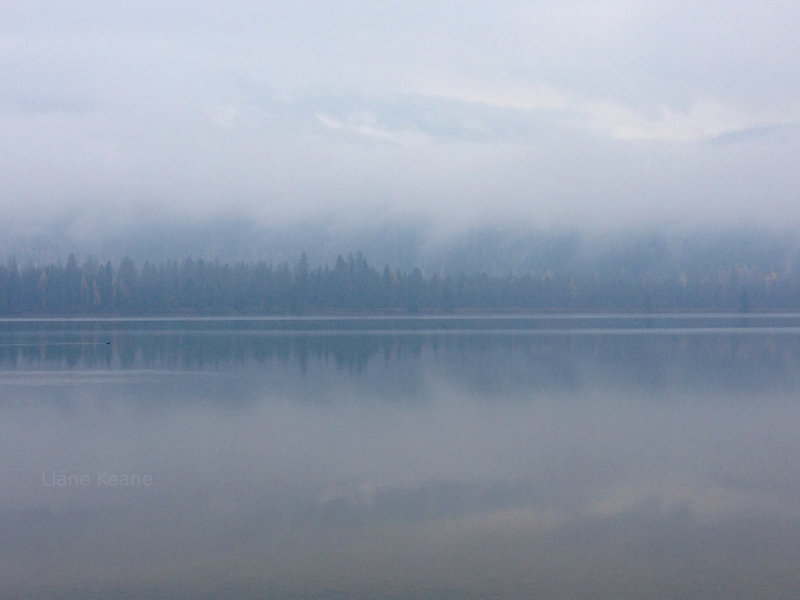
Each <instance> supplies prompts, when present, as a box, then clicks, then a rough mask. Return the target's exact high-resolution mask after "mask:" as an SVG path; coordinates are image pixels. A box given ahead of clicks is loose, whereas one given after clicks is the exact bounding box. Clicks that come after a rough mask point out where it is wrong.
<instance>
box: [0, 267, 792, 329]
mask: <svg viewBox="0 0 800 600" xmlns="http://www.w3.org/2000/svg"><path fill="white" fill-rule="evenodd" d="M796 310H800V277H798V276H797V275H794V274H792V272H791V270H788V271H786V272H781V273H780V274H778V273H776V272H775V270H766V271H765V270H763V269H758V268H754V267H748V266H747V265H742V264H736V265H730V266H729V267H724V268H718V269H717V270H716V271H715V272H703V271H702V270H695V272H690V273H686V272H680V273H658V272H655V273H653V272H647V273H644V274H626V273H625V271H624V270H621V271H609V272H598V271H595V272H591V273H585V272H584V273H570V272H552V271H550V270H544V271H541V272H534V271H526V272H523V273H512V272H509V273H507V274H505V275H498V274H490V273H486V272H476V273H463V272H461V273H454V274H453V273H423V272H422V271H421V270H420V269H418V268H414V269H411V270H409V271H402V270H397V269H393V268H392V267H390V266H388V265H387V266H384V267H383V268H382V269H378V268H376V267H374V266H373V265H370V264H369V263H368V262H367V260H366V258H365V257H364V256H363V255H362V254H361V253H356V254H352V253H351V254H348V255H347V256H346V257H342V256H339V257H338V258H337V260H336V262H335V264H334V265H332V266H331V265H328V264H325V265H321V266H317V267H314V268H312V267H311V266H310V264H309V260H308V258H307V256H306V255H305V254H303V255H302V256H301V257H300V259H298V260H297V261H296V262H294V263H291V264H290V263H289V262H283V263H280V264H277V265H273V264H267V263H265V262H254V263H245V262H236V263H228V262H224V263H223V262H219V261H207V260H203V259H193V258H186V259H184V260H182V261H175V260H168V261H164V262H161V263H157V264H156V263H153V262H149V261H147V262H145V263H144V264H143V265H142V266H141V267H137V265H136V264H135V263H134V261H133V260H131V259H130V258H127V257H126V258H124V259H122V260H121V261H120V262H119V264H117V265H114V264H112V263H111V262H110V261H105V262H99V261H97V260H95V259H92V258H89V259H87V260H86V261H85V262H83V264H79V262H78V260H77V259H76V257H75V256H74V255H70V256H69V258H68V260H67V261H66V263H55V264H47V265H29V266H26V267H24V268H20V267H19V266H18V265H17V264H16V262H15V261H13V260H11V261H9V262H8V263H7V264H6V265H4V266H0V315H2V316H4V317H21V316H155V315H159V316H177V315H229V316H233V315H243V316H249V315H305V314H386V313H392V314H398V313H399V314H419V313H422V314H451V313H456V312H481V311H485V312H489V311H494V312H513V311H525V312H550V311H553V312H555V311H559V312H579V311H589V312H670V311H724V312H750V311H753V312H757V311H796Z"/></svg>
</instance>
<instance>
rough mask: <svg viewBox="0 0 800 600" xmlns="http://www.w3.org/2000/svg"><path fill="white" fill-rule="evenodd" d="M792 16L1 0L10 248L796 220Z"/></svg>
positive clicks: (463, 5) (799, 128) (636, 6)
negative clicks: (504, 224) (269, 226)
mask: <svg viewBox="0 0 800 600" xmlns="http://www.w3.org/2000/svg"><path fill="white" fill-rule="evenodd" d="M798 31H800V4H798V3H797V2H795V1H788V0H786V1H783V0H776V1H771V2H764V3H754V2H749V1H748V2H745V1H743V0H734V1H730V0H728V1H725V2H722V1H717V0H710V1H708V2H701V3H698V2H688V1H682V0H679V1H676V2H661V1H655V0H614V1H607V0H594V1H588V0H587V1H569V0H567V1H556V0H539V1H527V2H525V1H522V0H505V1H503V0H501V1H499V2H492V3H489V2H458V3H453V2H441V1H437V0H434V1H426V2H408V1H407V0H406V1H404V2H394V1H387V2H359V1H352V0H345V1H342V2H335V3H332V2H314V1H297V0H293V1H292V2H236V1H234V2H228V3H219V2H208V1H204V0H200V1H193V2H183V1H167V2H151V1H150V0H140V1H137V2H127V1H123V2H112V3H109V2H100V1H88V0H86V1H80V0H78V1H75V2H68V3H63V2H59V3H53V2H43V1H36V0H25V1H24V2H21V1H20V2H18V1H15V0H11V1H9V2H5V3H4V5H3V18H2V19H0V81H2V82H3V84H2V86H1V87H0V139H2V140H3V141H2V144H0V181H2V186H1V187H0V209H2V211H3V214H4V218H5V221H6V224H5V227H6V228H9V227H14V228H16V229H17V230H23V231H24V230H25V229H26V228H35V227H36V224H37V223H40V222H43V221H45V220H48V219H51V218H56V219H66V220H72V221H73V222H74V221H78V222H80V223H84V225H83V226H84V227H91V226H93V225H92V224H93V223H95V224H96V225H95V226H98V227H101V226H102V225H103V224H104V223H107V222H114V223H127V222H131V223H135V222H137V221H139V220H141V219H144V218H147V219H152V217H153V215H154V214H156V215H159V214H163V215H164V216H165V217H169V218H172V219H174V218H175V217H182V216H184V215H185V216H186V217H191V216H197V217H201V218H209V217H214V216H217V215H220V214H234V215H237V216H248V217H249V216H252V217H253V218H255V219H256V220H257V221H263V222H273V223H274V222H276V221H277V222H281V221H290V220H296V219H298V218H305V217H308V216H310V215H311V216H314V217H316V218H318V217H319V216H320V215H325V214H332V215H340V216H341V218H345V219H353V218H360V217H359V216H363V218H364V219H385V218H395V217H398V216H403V217H408V216H422V217H426V218H431V219H433V220H434V221H435V222H439V221H441V222H446V223H451V224H455V225H460V224H468V223H472V222H475V220H477V219H484V220H485V219H500V220H503V219H506V220H513V221H514V222H515V223H517V224H519V223H520V222H530V223H531V225H532V226H551V225H555V226H577V227H596V226H614V225H622V226H629V225H636V224H641V223H647V224H651V223H678V224H683V223H694V222H698V221H699V222H701V223H707V222H711V221H712V220H713V221H715V222H722V223H725V224H728V223H752V222H757V223H763V224H767V225H770V224H787V223H796V222H797V220H798V219H797V216H798V214H799V213H798V206H800V203H799V202H798V201H799V200H800V193H798V190H800V169H798V168H797V165H798V164H800V37H799V36H798V35H797V32H798Z"/></svg>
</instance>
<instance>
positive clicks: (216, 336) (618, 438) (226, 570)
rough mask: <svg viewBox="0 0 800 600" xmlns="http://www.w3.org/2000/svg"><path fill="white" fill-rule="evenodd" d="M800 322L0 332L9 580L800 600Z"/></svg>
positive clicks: (0, 498) (47, 589)
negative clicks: (793, 599)
mask: <svg viewBox="0 0 800 600" xmlns="http://www.w3.org/2000/svg"><path fill="white" fill-rule="evenodd" d="M799 392H800V317H798V316H797V315H754V316H746V317H743V316H741V315H684V316H681V315H677V316H676V315H672V316H655V317H651V316H641V315H640V316H636V315H634V316H626V317H618V316H610V317H602V318H598V317H589V316H585V317H580V316H578V317H564V316H549V317H536V318H520V317H485V318H447V319H440V318H419V319H401V318H374V319H221V320H214V319H200V320H193V319H186V320H168V319H166V320H146V319H139V320H107V321H93V320H67V321H61V320H47V321H36V320H16V321H2V322H0V480H2V482H3V486H2V494H0V597H3V598H64V599H67V598H70V599H72V598H76V599H77V598H106V597H115V596H116V597H129V598H187V599H190V598H191V599H193V598H208V597H237V598H320V599H321V598H448V597H452V598H529V597H537V596H538V597H548V598H610V597H625V596H628V597H636V598H674V597H680V596H691V597H702V598H730V597H759V598H787V597H795V596H797V595H798V592H800V575H798V570H797V565H798V564H800V441H798V436H797V431H798V430H800V403H798V398H799V397H800V395H799V394H798V393H799Z"/></svg>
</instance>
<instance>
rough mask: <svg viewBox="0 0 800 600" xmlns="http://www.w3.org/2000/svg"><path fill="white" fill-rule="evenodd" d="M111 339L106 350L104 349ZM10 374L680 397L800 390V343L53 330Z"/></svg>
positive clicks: (738, 336)
mask: <svg viewBox="0 0 800 600" xmlns="http://www.w3.org/2000/svg"><path fill="white" fill-rule="evenodd" d="M107 341H110V342H111V343H110V344H107V343H106V342H107ZM0 365H1V366H2V367H3V368H7V369H26V368H49V369H57V368H66V369H108V368H122V369H132V368H144V369H172V370H222V369H230V368H233V369H253V368H263V367H296V368H297V370H298V371H299V372H300V373H301V374H302V375H304V376H308V375H311V374H314V373H315V370H316V369H317V368H319V367H320V366H323V365H332V366H333V367H334V368H335V371H336V372H341V373H350V374H354V375H359V376H363V375H364V374H365V373H366V372H367V371H369V370H370V369H371V367H373V366H378V367H379V368H378V370H377V372H376V376H378V375H379V374H383V375H386V373H387V372H388V371H387V368H389V369H395V370H398V372H400V371H402V373H403V376H404V377H408V378H411V379H414V378H416V379H417V380H420V379H422V378H424V377H426V376H431V374H434V375H435V376H441V377H445V378H447V379H449V380H452V381H455V382H458V385H460V386H464V387H467V388H469V389H470V390H472V391H473V392H477V393H480V392H483V391H487V392H491V391H496V392H502V391H503V390H511V389H515V388H519V389H522V388H528V389H533V390H536V389H538V390H544V389H549V388H557V389H561V390H569V389H573V388H579V387H582V386H589V385H598V384H599V385H605V384H616V385H623V386H624V385H627V386H632V387H644V388H653V389H656V388H663V387H665V386H669V387H672V388H675V389H680V388H684V387H686V388H688V387H692V388H693V389H704V388H705V387H736V388H742V389H748V388H750V389H755V388H758V389H764V388H776V389H780V388H786V389H797V388H798V387H800V381H799V380H798V378H799V377H800V375H798V373H800V369H798V367H800V336H797V335H795V334H793V333H785V332H784V333H781V332H780V331H779V332H777V333H770V332H764V333H762V332H758V331H757V330H754V329H747V330H739V331H734V330H723V331H720V332H710V333H687V332H685V331H676V332H675V333H671V332H663V331H662V332H660V333H654V334H648V333H642V332H639V333H615V334H607V333H601V332H596V333H595V332H586V331H584V332H581V333H574V332H569V331H564V332H560V333H558V334H552V333H545V332H537V331H535V330H528V331H525V330H509V331H477V330H475V331H459V332H456V331H447V330H442V331H435V330H428V331H423V332H413V331H410V330H404V331H380V332H364V331H327V332H323V333H315V332H313V331H311V330H309V331H291V332H288V331H287V332H280V331H260V330H255V331H253V330H247V329H227V330H223V329H215V328H214V327H209V328H208V329H206V330H204V329H203V328H202V324H201V325H197V324H191V326H190V327H187V328H185V329H183V328H182V329H175V328H174V326H173V328H172V329H165V330H163V331H160V330H158V328H157V327H151V328H150V329H146V328H140V329H139V330H135V329H131V330H126V329H125V328H117V327H116V326H115V327H113V328H112V327H108V328H107V329H105V330H104V329H102V328H98V327H97V326H96V325H95V324H92V323H90V322H87V323H86V324H85V328H84V329H80V328H73V330H69V329H64V328H62V329H59V328H58V327H53V328H45V329H41V330H38V331H34V330H30V331H20V332H12V333H6V334H4V335H3V336H2V338H1V339H0Z"/></svg>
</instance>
